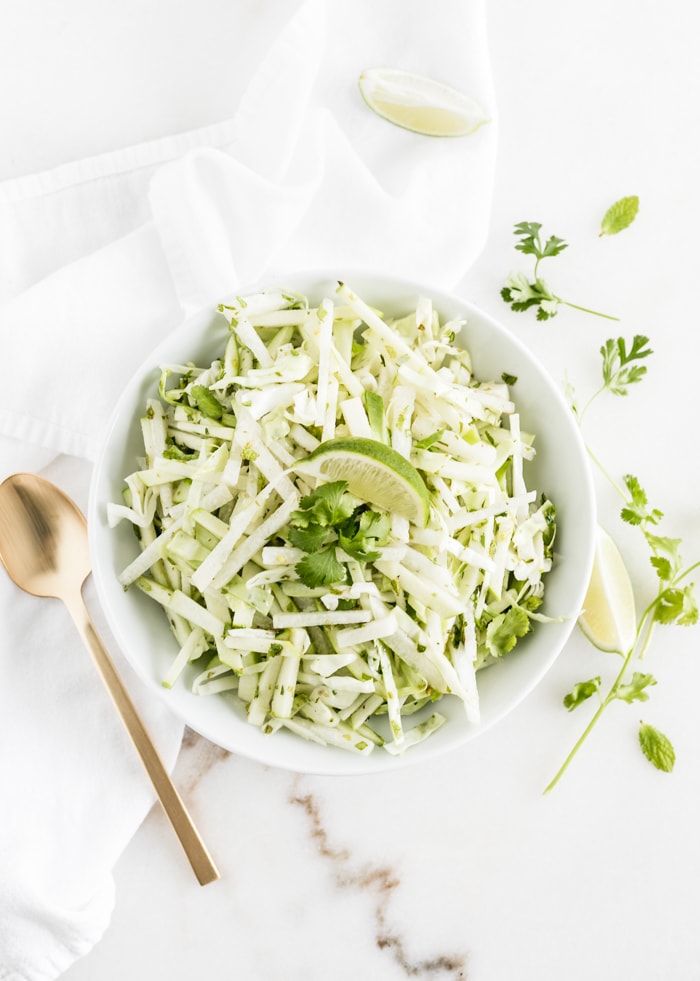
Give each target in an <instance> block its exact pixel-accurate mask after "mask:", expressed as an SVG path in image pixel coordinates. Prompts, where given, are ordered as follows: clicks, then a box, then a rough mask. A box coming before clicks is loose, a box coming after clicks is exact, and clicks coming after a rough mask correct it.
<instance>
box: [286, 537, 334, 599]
mask: <svg viewBox="0 0 700 981" xmlns="http://www.w3.org/2000/svg"><path fill="white" fill-rule="evenodd" d="M294 568H295V569H296V572H297V574H298V576H299V578H300V579H301V581H302V582H303V583H304V585H305V586H309V587H310V588H311V589H315V588H316V587H317V586H330V585H332V584H333V583H334V582H342V581H343V580H344V579H345V577H346V569H345V566H344V565H343V563H342V562H339V561H338V559H337V557H336V554H335V546H333V545H329V546H328V547H326V548H323V549H321V550H320V551H318V552H310V553H309V554H308V555H305V556H304V558H303V559H300V560H299V562H297V564H296V565H295V567H294Z"/></svg>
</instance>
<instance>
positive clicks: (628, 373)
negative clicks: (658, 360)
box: [600, 334, 654, 395]
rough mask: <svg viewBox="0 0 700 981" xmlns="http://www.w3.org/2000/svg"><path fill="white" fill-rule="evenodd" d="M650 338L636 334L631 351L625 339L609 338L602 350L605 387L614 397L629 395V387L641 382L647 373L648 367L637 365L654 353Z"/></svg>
mask: <svg viewBox="0 0 700 981" xmlns="http://www.w3.org/2000/svg"><path fill="white" fill-rule="evenodd" d="M648 344H649V338H648V337H645V336H644V335H643V334H635V335H634V337H633V339H632V344H631V347H630V348H629V350H627V345H626V343H625V339H624V337H617V338H615V339H613V338H612V337H609V338H608V339H607V341H606V342H605V344H603V346H602V347H601V349H600V353H601V355H602V357H603V387H604V388H606V389H607V390H608V391H609V392H610V393H611V394H612V395H627V389H628V386H629V385H635V384H636V383H637V382H640V381H641V380H642V378H643V377H644V375H646V373H647V369H646V365H640V364H635V362H636V361H639V360H641V359H642V358H648V357H649V355H650V354H653V353H654V352H653V351H652V349H651V348H650V347H648Z"/></svg>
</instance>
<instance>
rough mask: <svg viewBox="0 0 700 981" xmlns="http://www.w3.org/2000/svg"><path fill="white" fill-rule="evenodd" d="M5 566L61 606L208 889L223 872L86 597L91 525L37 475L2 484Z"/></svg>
mask: <svg viewBox="0 0 700 981" xmlns="http://www.w3.org/2000/svg"><path fill="white" fill-rule="evenodd" d="M0 560H1V561H2V564H3V565H4V566H5V569H6V570H7V572H8V574H9V576H10V578H11V579H12V580H13V581H14V582H15V583H16V584H17V585H18V586H19V587H20V589H23V590H24V591H25V592H27V593H31V594H32V595H33V596H42V597H53V598H55V599H59V600H62V601H63V603H65V605H66V607H67V608H68V611H69V613H70V614H71V616H72V618H73V620H74V622H75V625H76V627H77V628H78V632H79V633H80V636H81V637H82V639H83V642H84V643H85V646H86V647H87V649H88V650H89V651H90V653H91V654H92V657H93V660H94V662H95V665H96V667H97V669H98V671H99V673H100V675H101V676H102V680H103V681H104V683H105V685H106V686H107V689H108V691H109V693H110V695H111V696H112V700H113V702H114V704H115V706H116V708H117V710H118V712H119V714H120V715H121V718H122V721H123V722H124V725H125V726H126V729H127V731H128V733H129V735H130V736H131V739H132V742H133V743H134V746H135V747H136V750H137V751H138V753H139V756H140V757H141V760H142V762H143V764H144V766H145V767H146V770H147V772H148V775H149V776H150V778H151V781H152V783H153V786H154V788H155V790H156V793H157V794H158V797H159V798H160V801H161V803H162V805H163V808H164V810H165V812H166V814H167V815H168V817H169V818H170V821H171V823H172V825H173V828H174V829H175V832H176V834H177V836H178V837H179V839H180V842H181V843H182V846H183V848H184V849H185V852H186V854H187V857H188V858H189V860H190V864H191V865H192V868H193V870H194V872H195V874H196V876H197V878H198V880H199V882H200V883H201V884H202V885H205V884H206V883H208V882H213V881H214V880H215V879H218V877H219V873H218V870H217V869H216V866H215V865H214V863H213V862H212V859H211V857H210V855H209V853H208V852H207V850H206V848H205V846H204V843H203V842H202V840H201V838H200V836H199V833H198V832H197V829H196V828H195V826H194V824H193V823H192V819H191V818H190V815H189V814H188V812H187V810H186V809H185V805H184V804H183V802H182V799H181V798H180V795H179V794H178V792H177V790H176V789H175V786H174V784H173V782H172V780H171V779H170V775H169V773H168V771H167V770H166V768H165V766H164V764H163V762H162V760H161V759H160V756H159V755H158V753H157V751H156V748H155V746H154V745H153V742H152V740H151V738H150V736H149V735H148V733H147V732H146V729H145V728H144V726H143V723H142V722H141V719H140V718H139V715H138V713H137V711H136V709H135V707H134V704H133V702H132V701H131V698H130V697H129V695H128V693H127V691H126V689H125V688H124V685H123V684H122V681H121V679H120V677H119V675H118V674H117V672H116V670H115V668H114V665H113V664H112V661H111V659H110V657H109V654H108V653H107V651H106V650H105V647H104V645H103V644H102V642H101V640H100V638H99V637H98V635H97V631H96V630H95V627H94V626H93V623H92V620H91V619H90V615H89V613H88V611H87V608H86V607H85V603H84V602H83V597H82V586H83V583H84V582H85V580H86V579H87V577H88V575H89V574H90V571H91V569H90V553H89V548H88V535H87V523H86V521H85V518H84V517H83V514H82V512H81V511H80V510H79V508H78V507H77V506H76V505H75V503H74V502H73V501H72V500H71V499H70V498H69V497H68V496H67V495H66V494H64V493H63V491H62V490H60V488H58V487H56V485H55V484H52V483H51V482H50V481H48V480H45V479H44V478H43V477H39V476H38V475H37V474H29V473H18V474H13V475H12V476H10V477H8V478H7V479H6V480H4V481H3V482H2V484H0Z"/></svg>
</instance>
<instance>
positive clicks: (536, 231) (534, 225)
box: [514, 221, 568, 262]
mask: <svg viewBox="0 0 700 981" xmlns="http://www.w3.org/2000/svg"><path fill="white" fill-rule="evenodd" d="M541 228H542V225H541V224H540V222H538V221H520V222H518V224H517V225H516V226H515V229H514V234H515V235H516V236H518V237H519V238H520V241H519V242H518V243H517V244H516V246H515V247H516V249H517V250H518V251H519V252H522V253H523V254H524V255H534V256H535V258H536V259H537V260H538V262H539V260H540V259H545V258H546V257H548V256H554V255H559V253H560V252H563V251H564V249H566V248H567V247H568V243H567V242H565V241H564V239H563V238H558V237H557V236H556V235H550V237H549V238H548V239H547V241H546V242H545V243H544V245H543V244H542V240H541V238H540V229H541Z"/></svg>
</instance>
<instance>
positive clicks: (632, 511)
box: [620, 474, 663, 525]
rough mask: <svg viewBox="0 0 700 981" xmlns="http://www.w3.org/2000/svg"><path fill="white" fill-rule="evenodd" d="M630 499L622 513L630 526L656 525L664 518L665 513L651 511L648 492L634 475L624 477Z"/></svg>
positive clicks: (622, 516)
mask: <svg viewBox="0 0 700 981" xmlns="http://www.w3.org/2000/svg"><path fill="white" fill-rule="evenodd" d="M623 480H624V483H625V487H626V488H627V492H628V493H629V495H630V499H629V501H628V502H627V504H626V505H625V506H624V507H623V509H622V511H621V512H620V517H621V518H622V520H623V521H626V522H627V524H629V525H642V524H644V523H645V522H649V524H652V525H656V524H658V523H659V521H660V520H661V518H663V512H662V511H659V510H658V509H656V508H654V509H653V510H651V511H650V510H649V502H648V500H647V495H646V491H645V490H644V489H643V487H642V486H641V484H640V483H639V480H638V479H637V478H636V477H635V476H634V475H633V474H625V476H624V477H623Z"/></svg>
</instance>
